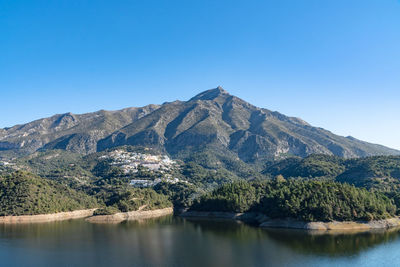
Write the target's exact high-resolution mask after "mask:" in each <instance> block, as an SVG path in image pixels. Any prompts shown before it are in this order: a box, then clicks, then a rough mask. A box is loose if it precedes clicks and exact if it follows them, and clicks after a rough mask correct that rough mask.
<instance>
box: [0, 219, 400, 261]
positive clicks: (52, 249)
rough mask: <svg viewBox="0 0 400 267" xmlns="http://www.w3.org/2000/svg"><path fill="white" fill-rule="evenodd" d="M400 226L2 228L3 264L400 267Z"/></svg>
mask: <svg viewBox="0 0 400 267" xmlns="http://www.w3.org/2000/svg"><path fill="white" fill-rule="evenodd" d="M399 251H400V231H399V230H389V231H375V232H365V233H346V234H343V233H337V234H321V233H318V232H306V231H303V230H287V229H261V228H257V227H253V226H251V225H247V224H244V223H238V222H232V221H207V220H188V219H182V218H179V217H173V216H167V217H163V218H157V219H149V220H145V221H132V222H124V223H120V224H91V223H88V222H85V221H84V220H70V221H63V222H52V223H43V224H26V225H0V259H1V261H0V265H1V266H216V267H217V266H218V267H219V266H399V265H400V253H399Z"/></svg>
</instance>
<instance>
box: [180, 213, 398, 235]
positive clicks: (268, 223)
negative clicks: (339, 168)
mask: <svg viewBox="0 0 400 267" xmlns="http://www.w3.org/2000/svg"><path fill="white" fill-rule="evenodd" d="M179 216H181V217H184V218H203V219H223V220H240V221H247V222H252V223H255V224H257V225H258V226H259V227H265V228H289V229H303V230H318V231H347V230H361V231H368V230H373V229H389V228H394V227H399V226H400V218H399V217H396V218H390V219H385V220H379V221H370V222H354V221H344V222H339V221H333V222H302V221H297V220H294V219H270V218H268V217H267V216H265V215H263V214H259V213H231V212H205V211H186V212H183V213H181V214H180V215H179Z"/></svg>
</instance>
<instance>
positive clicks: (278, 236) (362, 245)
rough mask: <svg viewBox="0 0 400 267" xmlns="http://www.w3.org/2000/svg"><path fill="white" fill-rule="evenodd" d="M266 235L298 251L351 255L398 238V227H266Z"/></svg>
mask: <svg viewBox="0 0 400 267" xmlns="http://www.w3.org/2000/svg"><path fill="white" fill-rule="evenodd" d="M265 231H266V232H267V233H268V237H269V238H271V239H273V240H274V241H276V242H277V243H279V244H282V245H284V246H287V247H289V248H291V249H293V250H294V251H296V252H299V253H305V254H313V255H327V256H331V257H334V256H352V255H357V254H359V253H361V252H362V251H364V250H367V249H370V248H373V247H375V246H378V245H381V244H385V243H388V242H392V241H394V240H396V239H398V238H399V236H400V231H399V229H392V230H387V231H385V230H375V231H368V232H359V233H351V232H345V233H343V232H342V233H338V232H336V233H335V232H333V233H329V232H328V233H326V232H323V233H321V232H312V231H310V232H307V231H302V230H291V229H267V230H265Z"/></svg>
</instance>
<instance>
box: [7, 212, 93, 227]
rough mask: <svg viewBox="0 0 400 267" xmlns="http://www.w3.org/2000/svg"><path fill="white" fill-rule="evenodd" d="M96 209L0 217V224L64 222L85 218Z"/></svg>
mask: <svg viewBox="0 0 400 267" xmlns="http://www.w3.org/2000/svg"><path fill="white" fill-rule="evenodd" d="M95 210H96V209H87V210H74V211H66V212H58V213H51V214H39V215H21V216H0V223H4V224H17V223H44V222H53V221H64V220H70V219H80V218H86V217H89V216H92V215H93V212H94V211H95Z"/></svg>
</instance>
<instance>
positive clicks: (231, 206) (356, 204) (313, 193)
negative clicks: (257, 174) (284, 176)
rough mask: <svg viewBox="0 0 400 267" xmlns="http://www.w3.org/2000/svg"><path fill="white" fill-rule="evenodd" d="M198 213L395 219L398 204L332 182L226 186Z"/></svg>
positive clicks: (308, 218)
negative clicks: (217, 212)
mask: <svg viewBox="0 0 400 267" xmlns="http://www.w3.org/2000/svg"><path fill="white" fill-rule="evenodd" d="M190 209H191V210H195V211H226V212H251V211H254V212H261V213H263V214H265V215H267V216H269V217H271V218H293V219H298V220H302V221H333V220H337V221H360V220H361V221H370V220H378V219H384V218H388V217H392V216H394V215H395V214H396V205H395V204H394V203H393V201H391V200H390V199H389V198H388V197H386V196H385V195H383V194H381V193H374V192H369V191H367V190H366V189H361V188H356V187H354V186H351V185H348V184H340V183H336V182H329V181H310V180H308V181H304V180H289V181H268V182H263V183H257V182H255V183H249V182H245V181H240V182H236V183H232V184H226V185H223V186H221V187H220V188H218V189H216V190H215V191H213V192H211V193H209V194H206V195H204V196H202V197H201V198H200V199H199V200H198V201H196V202H195V203H194V204H193V205H192V206H191V208H190Z"/></svg>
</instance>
